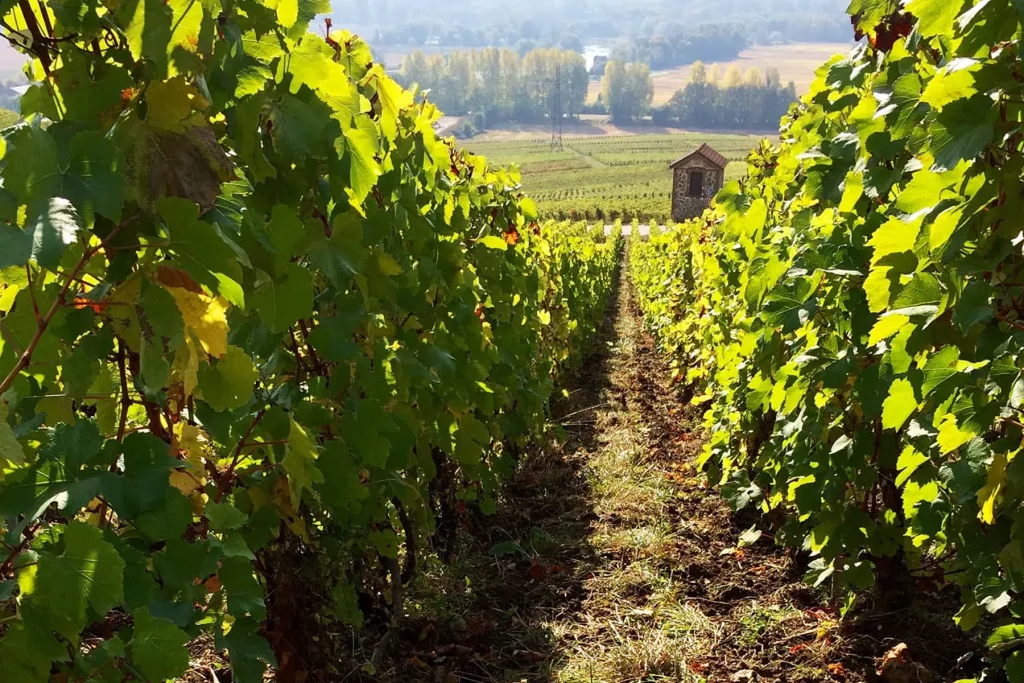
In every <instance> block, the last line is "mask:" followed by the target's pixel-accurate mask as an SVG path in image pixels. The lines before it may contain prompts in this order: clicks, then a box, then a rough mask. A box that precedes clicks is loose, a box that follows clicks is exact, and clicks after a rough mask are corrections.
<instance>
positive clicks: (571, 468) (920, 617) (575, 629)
mask: <svg viewBox="0 0 1024 683" xmlns="http://www.w3.org/2000/svg"><path fill="white" fill-rule="evenodd" d="M668 378H669V372H668V370H667V368H666V366H665V364H664V361H663V359H662V357H661V356H660V354H659V353H658V352H657V350H656V349H655V348H654V346H653V344H652V340H651V339H650V337H649V336H648V335H646V334H645V333H644V331H643V330H642V328H641V325H640V323H639V319H638V315H637V312H636V310H635V307H634V305H633V301H632V291H631V287H630V283H629V281H628V278H626V277H623V278H622V283H621V286H620V287H619V288H618V291H617V292H616V295H615V297H614V301H613V302H612V304H611V306H610V308H609V315H608V321H607V323H606V326H605V329H604V330H602V332H601V335H600V339H599V341H598V344H597V348H596V350H595V352H594V354H593V356H592V358H591V359H590V360H589V361H588V362H587V363H585V365H584V367H583V368H582V369H581V370H580V371H579V372H578V374H577V375H576V376H575V377H572V378H569V381H568V382H567V383H566V384H567V386H568V387H569V388H568V389H567V390H566V392H565V395H564V397H563V399H562V400H560V401H559V402H558V403H557V404H556V406H555V409H554V414H555V415H559V416H561V418H560V420H559V421H560V424H561V428H562V429H563V430H564V436H563V438H561V439H560V440H559V442H558V443H557V444H556V445H554V446H552V447H550V448H548V449H543V450H540V451H538V452H535V453H532V454H531V455H529V456H528V457H527V458H526V459H525V461H524V462H523V463H521V465H520V468H519V471H518V473H517V474H516V475H515V477H514V478H513V479H512V481H511V483H510V485H509V486H508V488H507V491H506V493H505V495H504V497H503V500H502V501H501V504H500V507H499V512H498V514H497V516H496V517H491V518H473V517H472V516H467V518H466V521H465V527H466V529H465V530H466V532H467V533H465V534H464V535H463V536H464V538H463V542H464V547H463V548H462V552H460V553H459V557H460V558H462V559H460V560H458V564H457V566H455V567H445V566H443V565H441V564H440V563H434V564H432V565H431V566H429V567H428V569H427V572H426V577H425V580H424V581H423V582H422V583H421V585H420V586H419V588H418V589H417V590H416V591H415V592H414V593H413V595H412V596H411V597H410V602H411V606H412V607H411V610H412V612H413V616H412V617H411V618H410V619H408V620H407V626H406V632H405V633H403V637H402V639H401V642H403V643H405V645H404V646H403V651H402V652H401V653H400V654H399V656H398V657H397V658H396V660H395V664H394V666H393V668H391V669H390V670H389V671H378V672H376V673H377V677H375V678H374V680H381V679H386V680H403V681H406V680H424V681H443V682H444V683H455V682H459V681H467V682H471V683H476V682H482V681H530V682H533V681H560V682H563V683H593V682H600V683H618V682H622V681H684V680H685V681H730V680H731V681H736V682H741V683H745V682H747V681H754V680H766V681H774V680H778V681H825V680H832V681H862V680H870V679H872V678H873V677H874V669H875V667H876V666H877V664H878V662H879V660H880V658H881V657H882V656H883V654H884V653H885V652H886V651H888V650H889V649H891V648H893V647H894V646H896V645H898V644H899V643H906V644H907V646H908V648H907V652H908V653H909V656H910V658H912V659H916V660H918V661H922V662H925V663H926V664H927V667H921V668H916V666H917V665H916V664H915V665H913V667H915V668H913V669H912V670H910V673H911V674H913V675H912V676H911V678H910V680H915V681H920V682H921V683H924V682H925V681H928V680H942V679H947V680H952V679H955V678H959V677H960V675H959V673H958V672H955V671H954V670H953V669H954V667H955V665H956V658H957V656H958V655H959V654H961V653H963V652H966V651H967V650H968V649H969V647H970V645H971V643H970V642H969V641H967V640H966V639H965V638H962V637H959V636H957V635H956V634H957V632H956V630H955V628H952V622H951V616H952V615H951V611H950V610H951V609H952V603H951V602H950V601H949V600H948V599H944V598H943V597H942V596H941V595H939V596H934V599H933V597H932V596H928V595H925V596H923V597H922V598H921V599H919V601H918V603H917V604H916V605H915V606H914V607H912V608H911V607H899V606H897V607H896V608H892V607H891V606H890V607H888V608H886V609H879V610H872V609H871V605H870V604H866V605H865V607H864V609H862V610H861V611H859V612H858V611H857V610H855V611H854V614H853V616H852V617H850V618H848V619H847V620H845V621H843V622H842V623H840V620H839V617H838V614H837V613H836V612H835V611H834V610H832V609H830V608H829V607H828V600H827V596H826V595H825V594H824V593H823V592H820V591H816V590H814V589H811V588H809V587H808V586H807V585H806V584H804V583H803V581H802V577H801V574H802V569H799V566H800V563H799V562H798V561H797V560H794V559H791V558H790V557H788V556H787V555H786V554H785V553H784V552H783V551H781V550H780V549H778V548H777V547H776V546H775V544H774V542H773V541H772V539H771V538H770V536H769V535H768V534H763V535H762V536H761V537H760V539H758V540H755V541H754V542H753V543H752V544H750V545H747V546H745V547H741V544H740V542H739V539H740V536H741V534H743V532H744V531H745V530H746V529H747V528H748V527H751V526H753V523H754V520H755V518H753V517H751V518H750V519H746V520H737V519H735V518H734V516H733V515H732V514H731V513H730V512H729V510H728V509H727V507H726V506H725V504H724V502H723V501H722V500H721V498H720V497H719V496H718V495H717V494H715V493H713V492H710V491H709V490H708V489H707V488H705V482H704V480H703V477H701V476H699V475H698V473H697V472H696V471H695V469H694V465H693V459H694V458H695V457H696V455H697V454H699V452H700V448H701V443H702V436H701V434H700V432H699V430H698V429H697V428H696V427H695V425H697V424H698V423H699V416H698V415H697V414H696V412H695V409H693V408H691V407H689V406H688V405H686V404H684V403H683V402H682V401H681V400H680V399H679V398H678V392H677V391H673V388H672V387H671V386H670V385H669V382H668ZM464 576H468V577H470V578H469V580H463V579H460V578H459V577H464ZM868 602H869V603H870V601H868ZM950 634H952V635H950Z"/></svg>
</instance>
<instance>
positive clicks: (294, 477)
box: [281, 420, 324, 504]
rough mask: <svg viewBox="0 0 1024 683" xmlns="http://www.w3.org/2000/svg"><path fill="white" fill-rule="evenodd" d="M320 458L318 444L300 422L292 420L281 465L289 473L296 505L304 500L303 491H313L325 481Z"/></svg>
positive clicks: (293, 499)
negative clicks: (315, 485)
mask: <svg viewBox="0 0 1024 683" xmlns="http://www.w3.org/2000/svg"><path fill="white" fill-rule="evenodd" d="M318 457H319V454H318V453H317V447H316V444H315V443H313V440H312V439H310V437H309V435H308V434H307V433H306V430H305V429H303V427H302V426H301V425H300V424H299V423H298V422H296V421H295V420H291V426H290V427H289V430H288V443H287V444H285V454H284V460H283V461H282V462H281V465H282V466H283V467H284V470H285V472H287V473H288V483H289V484H290V486H291V493H292V501H293V502H294V503H295V504H298V501H299V500H300V499H301V498H302V492H303V491H306V490H309V491H312V490H313V484H322V483H323V481H324V475H323V473H322V472H321V471H320V470H319V469H317V466H316V461H317V458H318Z"/></svg>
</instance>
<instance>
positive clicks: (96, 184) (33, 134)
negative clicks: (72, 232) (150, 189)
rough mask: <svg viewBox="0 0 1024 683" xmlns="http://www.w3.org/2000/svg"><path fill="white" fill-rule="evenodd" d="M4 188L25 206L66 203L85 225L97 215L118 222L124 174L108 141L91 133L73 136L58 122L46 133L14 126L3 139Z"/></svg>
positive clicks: (114, 150)
mask: <svg viewBox="0 0 1024 683" xmlns="http://www.w3.org/2000/svg"><path fill="white" fill-rule="evenodd" d="M8 145H9V148H8V150H7V155H6V157H5V158H4V168H3V179H4V187H5V188H6V189H7V190H10V191H11V192H13V193H14V194H15V195H16V196H17V197H18V198H19V199H20V200H21V203H23V204H25V205H27V206H48V205H49V200H50V199H51V198H53V197H63V198H66V199H68V200H70V201H71V203H72V204H73V205H74V206H75V208H76V209H77V210H78V213H79V214H80V215H81V216H82V217H83V219H84V220H85V224H86V225H91V224H92V222H93V217H94V215H95V214H97V213H99V214H102V215H104V216H106V217H107V218H109V219H111V220H113V221H119V220H121V205H122V204H123V202H124V185H125V183H124V176H123V175H122V174H121V173H120V166H121V163H120V160H119V154H118V152H117V149H116V148H115V147H114V146H113V143H112V142H111V141H110V140H108V139H106V138H104V137H103V136H102V135H100V134H99V133H98V132H95V131H82V132H79V133H74V132H73V130H72V129H71V128H70V127H65V126H64V125H63V124H57V125H54V126H51V127H50V128H49V129H47V130H46V131H43V130H40V129H38V128H34V127H24V128H20V129H19V130H18V131H17V132H15V133H14V134H13V135H11V136H10V137H9V138H8Z"/></svg>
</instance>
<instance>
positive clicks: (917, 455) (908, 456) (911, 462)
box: [896, 446, 928, 486]
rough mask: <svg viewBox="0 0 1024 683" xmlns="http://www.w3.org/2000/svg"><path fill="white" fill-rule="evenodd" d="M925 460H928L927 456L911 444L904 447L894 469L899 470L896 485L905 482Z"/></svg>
mask: <svg viewBox="0 0 1024 683" xmlns="http://www.w3.org/2000/svg"><path fill="white" fill-rule="evenodd" d="M926 462H928V456H927V455H925V454H924V453H921V452H920V451H918V450H917V449H915V448H914V447H913V446H907V447H906V448H904V449H903V452H902V453H900V457H899V460H898V461H897V462H896V469H897V470H899V474H898V475H897V476H896V486H903V485H904V484H905V483H907V480H908V479H910V477H912V476H914V472H916V471H917V469H918V468H919V467H920V466H921V465H923V464H925V463H926Z"/></svg>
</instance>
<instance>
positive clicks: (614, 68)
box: [601, 60, 654, 123]
mask: <svg viewBox="0 0 1024 683" xmlns="http://www.w3.org/2000/svg"><path fill="white" fill-rule="evenodd" d="M653 100H654V80H653V79H652V78H651V68H650V67H649V66H647V65H646V64H644V63H643V62H620V61H614V60H613V61H610V62H608V65H607V66H606V67H605V70H604V76H603V77H602V79H601V101H602V104H603V105H604V107H605V109H606V111H607V112H608V115H609V116H610V117H611V119H612V121H615V122H617V123H621V122H627V121H636V120H639V119H642V118H643V117H644V116H646V115H647V113H648V112H649V111H650V108H651V102H652V101H653Z"/></svg>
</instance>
